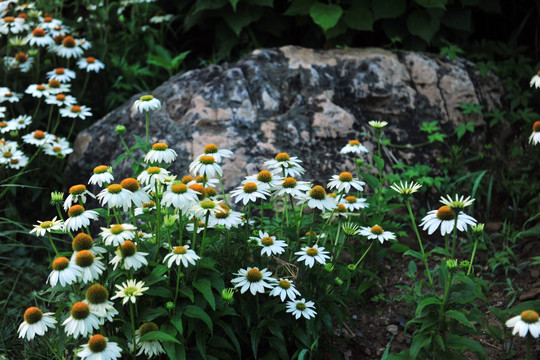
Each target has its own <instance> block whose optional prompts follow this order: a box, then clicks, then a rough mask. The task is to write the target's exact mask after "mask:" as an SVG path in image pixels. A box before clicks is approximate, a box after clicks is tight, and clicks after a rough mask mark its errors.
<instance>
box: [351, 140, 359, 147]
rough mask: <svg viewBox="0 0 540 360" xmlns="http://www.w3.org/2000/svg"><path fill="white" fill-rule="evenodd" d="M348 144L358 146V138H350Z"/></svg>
mask: <svg viewBox="0 0 540 360" xmlns="http://www.w3.org/2000/svg"><path fill="white" fill-rule="evenodd" d="M349 145H351V146H358V145H360V141H358V140H351V141H349Z"/></svg>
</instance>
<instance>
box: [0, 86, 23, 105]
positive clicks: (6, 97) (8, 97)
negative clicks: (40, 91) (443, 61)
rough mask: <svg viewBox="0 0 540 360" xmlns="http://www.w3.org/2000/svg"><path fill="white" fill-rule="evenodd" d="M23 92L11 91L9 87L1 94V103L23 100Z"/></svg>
mask: <svg viewBox="0 0 540 360" xmlns="http://www.w3.org/2000/svg"><path fill="white" fill-rule="evenodd" d="M21 98H22V94H19V93H16V92H13V91H10V90H9V89H7V91H5V92H3V93H1V94H0V103H3V102H8V103H16V102H19V100H21Z"/></svg>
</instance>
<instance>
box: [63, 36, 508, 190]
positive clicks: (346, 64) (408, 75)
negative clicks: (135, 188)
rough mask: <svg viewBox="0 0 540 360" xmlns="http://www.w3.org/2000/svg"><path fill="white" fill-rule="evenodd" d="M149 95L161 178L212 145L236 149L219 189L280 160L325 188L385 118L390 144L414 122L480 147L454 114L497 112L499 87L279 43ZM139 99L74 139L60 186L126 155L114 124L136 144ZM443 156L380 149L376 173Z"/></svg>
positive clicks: (417, 139) (431, 61)
mask: <svg viewBox="0 0 540 360" xmlns="http://www.w3.org/2000/svg"><path fill="white" fill-rule="evenodd" d="M151 94H152V95H154V97H156V98H158V99H160V100H161V102H162V105H163V106H162V109H161V110H159V111H155V112H151V113H150V118H151V126H150V134H151V141H152V142H165V143H167V144H168V145H169V147H170V148H173V149H174V150H176V152H177V153H178V155H179V157H178V159H177V160H176V162H175V163H174V164H173V166H172V167H171V168H170V169H169V170H171V171H172V172H173V173H174V174H177V175H178V176H180V177H182V176H184V175H187V174H188V166H189V163H190V162H191V161H192V160H193V159H194V157H195V156H197V155H199V154H200V153H202V151H203V148H204V146H205V145H207V144H211V143H213V144H216V145H217V146H218V147H219V148H224V149H230V150H232V151H233V152H234V156H233V157H232V158H230V159H225V160H224V162H223V170H224V184H225V187H226V188H228V189H232V188H233V187H236V186H237V185H239V184H240V182H241V181H242V180H243V178H244V176H246V175H248V174H253V173H256V172H258V171H260V170H262V169H264V165H263V163H264V161H265V160H268V159H272V158H274V157H275V155H276V154H277V153H279V152H287V153H289V154H290V155H291V156H297V157H299V158H300V159H301V160H303V165H304V166H305V168H306V169H307V172H306V174H305V176H304V178H303V180H309V181H313V182H315V183H319V184H323V185H324V184H326V182H327V180H328V179H329V178H330V177H331V175H333V174H338V173H340V172H342V171H353V170H354V164H353V158H352V157H351V156H350V155H341V154H339V150H340V149H341V148H342V147H343V146H344V145H346V144H347V142H348V141H349V140H354V139H356V140H359V141H360V142H361V143H363V144H364V145H365V146H366V147H367V148H368V149H369V150H370V151H374V150H375V151H376V143H374V141H373V140H374V139H373V137H372V135H373V131H372V129H371V128H370V126H369V125H368V121H370V120H380V121H387V122H388V123H389V124H388V126H387V127H386V128H385V136H386V137H387V138H389V139H390V141H391V142H392V143H393V144H399V145H408V144H418V143H423V142H425V141H426V139H427V138H426V134H425V133H422V132H421V131H420V127H421V125H422V123H423V122H431V121H434V120H437V121H438V122H439V126H440V127H441V128H442V129H443V131H444V132H445V133H447V134H451V133H452V132H453V131H454V130H455V128H456V127H457V126H459V125H460V124H462V123H464V122H465V121H474V123H475V127H477V129H478V131H476V132H475V134H474V135H472V136H473V137H472V138H471V139H470V143H471V146H472V147H473V148H474V147H475V146H477V147H478V148H479V149H480V148H481V145H482V144H483V136H482V131H481V130H482V129H483V128H484V126H485V122H484V119H483V118H482V116H481V115H476V116H475V117H471V115H464V114H463V113H462V111H461V109H460V105H461V104H464V103H475V104H480V105H482V106H483V107H484V111H492V110H493V109H495V108H497V107H500V106H501V105H500V100H501V97H502V95H503V89H502V87H501V85H500V83H499V81H498V79H497V78H496V77H494V76H493V75H487V76H486V77H481V76H480V74H479V73H478V72H477V71H475V68H474V64H472V63H469V62H466V61H463V60H456V61H454V62H450V61H447V60H444V59H440V58H438V57H437V56H430V55H425V54H419V53H410V52H391V51H386V50H382V49H347V50H341V49H339V50H327V51H323V50H312V49H306V48H300V47H295V46H286V47H282V48H275V49H265V50H256V51H254V52H252V53H251V54H249V55H247V56H245V57H244V58H243V59H241V60H239V61H238V62H236V63H232V64H229V63H225V64H222V65H211V66H207V67H205V68H202V69H198V70H192V71H189V72H186V73H184V74H179V75H176V76H174V77H172V78H171V79H169V80H168V81H166V82H165V83H163V84H162V85H161V86H159V87H158V88H156V89H155V90H154V91H152V92H151ZM140 95H141V94H139V95H137V96H134V97H133V98H132V99H130V100H129V101H128V102H127V103H125V104H124V105H122V106H121V107H119V108H118V109H116V110H114V111H113V112H111V113H109V114H108V115H106V116H105V117H104V118H103V119H101V120H99V121H98V122H96V123H95V124H94V125H92V126H91V127H89V128H88V129H86V130H85V131H83V132H81V133H80V134H79V135H78V137H77V139H76V141H75V144H74V148H75V152H74V154H73V155H72V156H71V157H70V159H69V167H68V169H67V174H68V181H70V182H71V183H81V182H86V181H87V179H88V178H89V176H90V175H91V172H92V169H93V168H94V167H95V166H97V165H102V164H103V165H110V164H112V163H113V161H114V160H115V159H116V158H117V157H118V156H119V155H121V154H122V153H123V152H124V149H123V147H122V145H121V142H120V140H119V137H118V135H116V134H115V131H114V129H115V127H116V126H117V125H124V126H125V127H126V128H127V132H126V133H125V134H124V139H126V142H127V143H128V145H129V146H132V145H134V144H135V140H134V139H133V135H138V136H140V137H142V138H144V133H145V127H144V125H145V117H144V115H142V114H140V113H138V112H137V111H136V110H135V109H133V107H132V105H133V103H134V101H135V100H136V99H138V98H139V96H140ZM445 147H448V145H447V144H442V143H437V144H433V145H429V146H427V147H423V148H422V147H421V148H415V149H407V148H401V147H400V148H392V147H390V148H388V151H386V152H385V160H386V164H387V166H388V167H389V166H391V165H393V164H394V163H395V162H396V161H403V162H405V163H407V164H426V165H431V166H436V164H437V161H436V158H437V157H438V156H442V155H441V154H444V151H445ZM139 155H140V156H141V157H142V156H143V153H142V152H141V153H139ZM366 161H368V162H370V161H371V155H370V154H367V155H366ZM115 176H116V178H117V179H120V180H121V179H123V178H124V177H128V176H133V174H132V172H131V163H130V160H129V159H126V160H123V161H122V162H121V163H120V164H119V165H118V166H117V167H116V168H115Z"/></svg>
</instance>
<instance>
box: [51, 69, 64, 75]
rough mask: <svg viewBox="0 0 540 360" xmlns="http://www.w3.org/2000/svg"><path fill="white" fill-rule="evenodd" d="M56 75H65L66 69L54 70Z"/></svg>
mask: <svg viewBox="0 0 540 360" xmlns="http://www.w3.org/2000/svg"><path fill="white" fill-rule="evenodd" d="M54 73H55V74H56V75H64V74H65V73H66V72H65V71H64V68H58V69H56V70H54Z"/></svg>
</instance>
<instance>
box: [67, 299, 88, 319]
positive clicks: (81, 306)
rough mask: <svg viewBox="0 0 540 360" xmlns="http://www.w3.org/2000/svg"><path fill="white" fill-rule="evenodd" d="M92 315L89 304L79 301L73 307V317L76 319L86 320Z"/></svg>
mask: <svg viewBox="0 0 540 360" xmlns="http://www.w3.org/2000/svg"><path fill="white" fill-rule="evenodd" d="M88 315H90V307H89V306H88V304H86V303H83V302H82V301H79V302H77V303H75V304H73V306H72V307H71V317H72V318H74V319H76V320H84V319H86V318H87V317H88Z"/></svg>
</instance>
